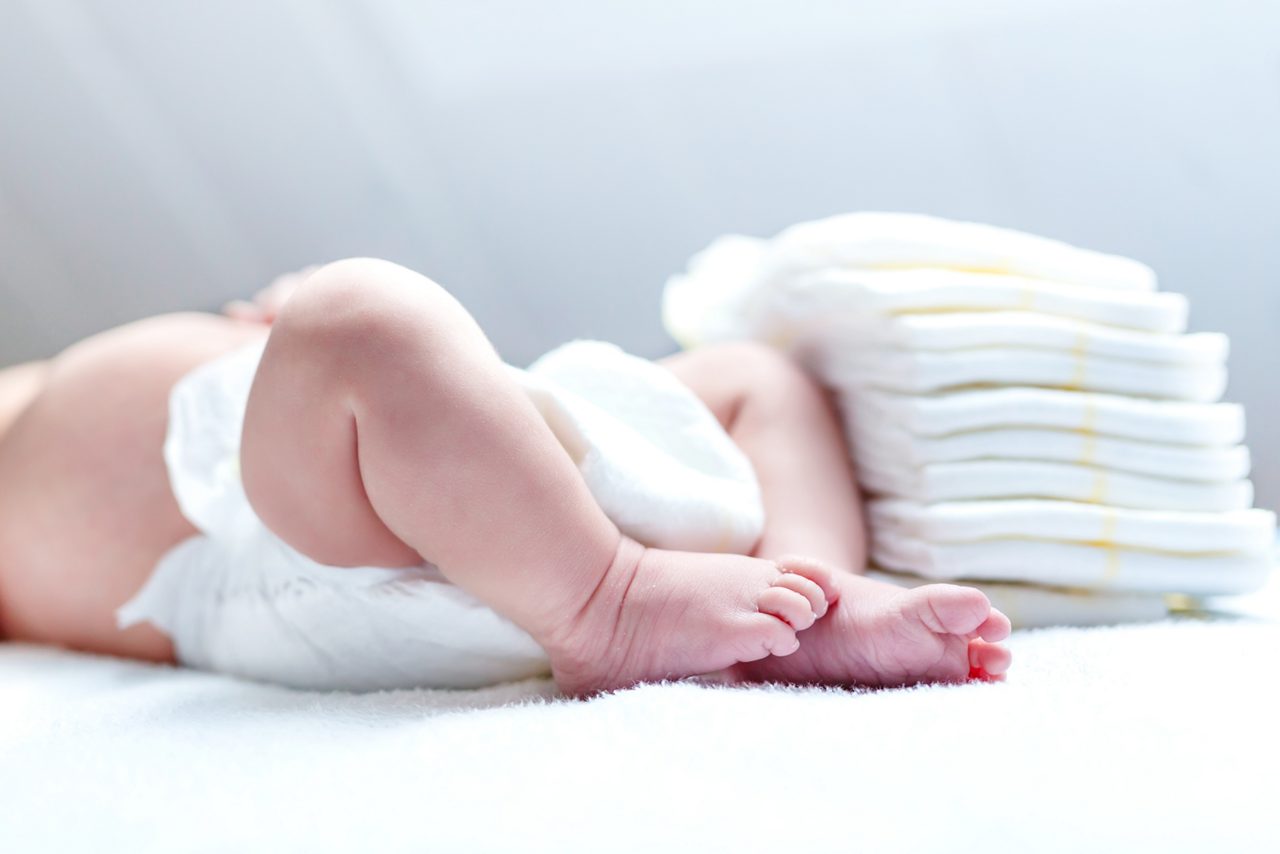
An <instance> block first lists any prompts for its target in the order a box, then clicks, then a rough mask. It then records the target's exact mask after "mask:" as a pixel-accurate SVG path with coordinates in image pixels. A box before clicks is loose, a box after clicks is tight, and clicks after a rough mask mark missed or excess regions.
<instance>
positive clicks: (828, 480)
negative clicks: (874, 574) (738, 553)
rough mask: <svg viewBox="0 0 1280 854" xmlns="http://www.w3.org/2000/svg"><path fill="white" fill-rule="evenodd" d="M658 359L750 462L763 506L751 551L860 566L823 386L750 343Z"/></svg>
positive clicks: (841, 446)
mask: <svg viewBox="0 0 1280 854" xmlns="http://www.w3.org/2000/svg"><path fill="white" fill-rule="evenodd" d="M663 364H664V365H665V366H666V367H667V368H669V369H670V370H671V371H672V372H673V373H675V375H676V376H677V377H679V378H680V379H681V380H682V381H683V382H684V383H686V384H687V385H688V386H689V387H690V388H691V389H693V392H694V393H695V394H696V395H698V397H700V398H701V399H702V400H703V402H704V403H706V404H707V406H708V407H709V408H710V409H711V411H712V412H713V413H715V415H716V417H717V418H718V419H719V420H720V423H721V424H723V425H724V427H725V429H726V430H728V431H729V435H730V436H731V437H732V438H733V440H734V441H735V442H736V443H737V444H738V446H739V447H741V448H742V450H743V452H745V453H746V455H747V458H748V459H750V460H751V464H752V465H753V466H754V467H755V470H756V476H757V477H758V478H759V480H760V488H761V492H762V493H763V498H764V509H765V530H764V534H763V536H762V537H761V538H760V543H759V544H758V546H757V547H756V551H755V553H756V554H757V555H759V556H760V557H766V558H776V557H778V556H779V555H784V554H801V555H806V556H809V557H813V558H817V559H819V560H823V561H826V562H828V563H831V564H833V565H835V566H838V567H842V568H845V569H848V570H850V571H852V572H862V571H863V569H864V567H865V563H866V535H865V530H864V526H863V522H862V507H861V503H860V501H859V498H858V489H857V486H856V484H855V483H854V479H853V471H852V467H851V464H850V462H849V450H848V448H847V447H846V445H845V442H844V436H843V433H842V432H841V429H840V424H839V421H838V419H837V418H836V414H835V412H834V411H833V409H832V406H831V402H830V401H829V400H828V398H827V395H826V394H825V393H824V392H823V390H822V389H821V387H819V386H818V385H817V383H815V382H814V381H813V380H812V379H811V378H810V377H809V376H808V375H807V374H805V373H804V371H802V370H801V369H800V368H799V367H798V366H796V365H795V364H794V363H793V362H791V361H790V360H789V359H787V358H786V357H784V356H782V355H780V354H779V353H777V352H776V351H774V350H771V349H768V348H766V347H763V346H761V345H757V344H748V343H737V344H723V345H716V346H711V347H703V348H700V349H697V350H692V351H690V352H687V353H680V354H677V355H675V356H671V357H669V358H668V359H665V360H663Z"/></svg>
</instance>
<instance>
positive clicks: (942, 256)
mask: <svg viewBox="0 0 1280 854" xmlns="http://www.w3.org/2000/svg"><path fill="white" fill-rule="evenodd" d="M765 267H766V268H767V270H768V274H769V277H770V278H781V277H793V276H795V275H797V274H799V273H801V272H803V271H806V270H815V269H822V268H828V267H843V268H859V269H900V268H908V269H910V268H918V267H925V268H933V269H938V268H941V269H952V270H964V271H980V272H983V273H994V274H1002V275H1016V276H1028V277H1033V278H1037V279H1044V280H1047V281H1054V282H1065V283H1068V284H1081V285H1090V286H1093V287H1107V288H1115V289H1122V290H1134V291H1150V290H1155V285H1156V277H1155V273H1154V272H1152V270H1151V268H1150V267H1148V266H1146V265H1145V264H1140V263H1139V262H1137V261H1133V260H1131V259H1129V258H1121V257H1119V256H1116V255H1106V254H1103V253H1101V252H1092V251H1090V250H1087V249H1080V248H1078V247H1075V246H1071V245H1070V244H1067V243H1063V242H1061V241H1057V240H1051V239H1049V238H1046V237H1039V236H1036V235H1032V234H1026V233H1024V232H1018V231H1012V230H1010V229H1005V228H997V227H995V226H991V225H982V224H980V223H973V222H957V221H954V220H947V219H940V218H938V217H932V216H924V215H921V214H905V213H878V212H869V211H868V212H858V213H848V214H841V215H839V216H833V217H828V218H826V219H820V220H814V221H812V222H802V223H798V224H796V225H793V226H791V227H790V228H787V229H785V230H784V231H782V232H781V233H780V234H778V236H777V237H775V238H774V239H773V240H772V241H770V245H769V247H768V253H767V259H766V262H765Z"/></svg>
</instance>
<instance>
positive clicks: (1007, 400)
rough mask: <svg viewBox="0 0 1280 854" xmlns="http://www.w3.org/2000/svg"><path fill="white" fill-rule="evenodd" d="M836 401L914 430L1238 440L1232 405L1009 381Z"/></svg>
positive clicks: (867, 417) (1239, 424)
mask: <svg viewBox="0 0 1280 854" xmlns="http://www.w3.org/2000/svg"><path fill="white" fill-rule="evenodd" d="M839 404H840V407H841V411H842V412H843V413H844V415H845V416H846V417H849V418H855V419H857V420H858V421H859V422H865V423H869V422H872V421H874V420H877V419H878V420H879V421H881V422H883V423H894V424H898V425H900V426H901V427H902V428H904V429H906V430H908V431H910V432H911V433H912V434H915V435H918V436H946V435H949V434H952V433H960V432H963V431H966V430H983V429H992V428H1001V427H1050V428H1056V429H1060V430H1076V431H1079V432H1081V433H1083V434H1094V433H1097V434H1102V435H1107V436H1117V437H1122V438H1129V439H1136V440H1140V441H1151V442H1159V443H1172V444H1187V445H1215V446H1221V445H1234V444H1236V443H1238V442H1239V441H1240V440H1241V439H1243V438H1244V410H1243V409H1242V408H1241V407H1240V406H1239V405H1238V404H1234V403H1214V404H1201V403H1184V402H1180V401H1165V400H1147V399H1143V398H1132V397H1120V396H1118V395H1112V394H1088V393H1083V392H1077V391H1067V390H1063V389H1048V388H1031V387H1010V388H991V389H975V390H967V389H966V390H960V391H954V392H948V393H946V394H931V395H918V396H912V395H904V394H891V393H888V392H882V391H876V390H874V389H860V390H859V392H858V394H857V395H856V396H854V395H848V396H841V397H840V398H839Z"/></svg>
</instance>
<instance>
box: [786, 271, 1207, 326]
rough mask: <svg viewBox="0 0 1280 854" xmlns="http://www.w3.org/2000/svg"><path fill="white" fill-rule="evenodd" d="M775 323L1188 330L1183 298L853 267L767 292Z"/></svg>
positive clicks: (957, 274) (820, 273)
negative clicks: (1049, 320) (1055, 322)
mask: <svg viewBox="0 0 1280 854" xmlns="http://www.w3.org/2000/svg"><path fill="white" fill-rule="evenodd" d="M762 298H763V299H764V300H767V301H768V302H767V307H768V309H769V311H770V314H771V315H772V316H771V317H770V318H769V319H770V320H772V321H774V322H785V321H786V320H791V321H804V320H806V319H807V318H809V317H813V316H816V317H819V318H824V319H826V320H827V321H828V322H829V321H831V320H832V319H837V318H841V317H844V316H855V317H856V316H858V315H860V314H862V315H865V314H866V313H874V314H884V315H893V314H907V313H919V312H939V311H957V312H974V311H1017V312H1036V313H1039V314H1046V315H1050V316H1055V315H1056V316H1060V317H1065V318H1074V319H1076V320H1083V321H1089V322H1092V323H1100V324H1108V325H1111V326H1118V327H1124V328H1127V329H1135V330H1142V331H1146V332H1151V333H1166V334H1167V333H1178V332H1182V331H1184V330H1185V329H1186V325H1187V299H1186V297H1184V296H1182V295H1181V294H1172V293H1164V292H1156V291H1131V290H1115V289H1113V288H1105V287H1097V286H1093V285H1081V284H1062V283H1059V282H1051V281H1045V280H1043V279H1030V278H1026V277H1023V276H1012V275H1009V276H992V275H989V274H984V273H973V272H965V271H960V270H938V269H907V270H893V271H880V270H851V269H845V268H833V269H826V270H820V271H817V272H813V273H807V274H805V275H804V276H800V277H798V278H795V279H791V280H789V281H787V282H786V283H785V285H779V286H777V287H775V288H773V289H771V290H769V291H765V292H763V293H762Z"/></svg>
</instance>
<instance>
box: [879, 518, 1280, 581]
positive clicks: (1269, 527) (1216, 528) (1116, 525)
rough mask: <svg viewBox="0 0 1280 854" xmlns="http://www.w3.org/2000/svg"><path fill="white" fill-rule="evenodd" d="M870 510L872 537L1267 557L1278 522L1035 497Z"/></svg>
mask: <svg viewBox="0 0 1280 854" xmlns="http://www.w3.org/2000/svg"><path fill="white" fill-rule="evenodd" d="M867 514H868V516H869V518H870V520H871V526H872V528H873V529H874V530H875V531H876V536H875V538H874V539H876V540H879V539H881V534H882V533H883V534H884V535H895V536H900V537H913V538H918V539H921V540H924V541H926V542H931V543H977V542H984V541H989V540H1004V539H1016V540H1053V541H1059V542H1067V543H1084V544H1087V545H1098V546H1103V547H1110V546H1121V547H1127V548H1134V549H1147V550H1150V551H1153V552H1159V553H1162V554H1209V553H1216V554H1262V555H1267V556H1269V555H1270V553H1271V549H1272V545H1273V542H1274V538H1275V524H1276V517H1275V514H1274V513H1272V512H1270V511H1268V510H1257V509H1253V510H1233V511H1231V512H1227V513H1184V512H1174V511H1165V510H1132V509H1129V508H1127V507H1111V506H1107V505H1103V504H1082V503H1079V502H1075V501H1042V500H1035V499H1027V500H1019V499H1005V500H999V501H951V502H942V503H938V504H917V503H915V502H913V501H904V500H902V499H898V498H879V499H875V500H873V501H869V502H868V503H867ZM890 568H897V567H890ZM1024 570H1025V571H1027V572H1030V571H1032V570H1031V568H1030V567H1025V568H1024ZM1173 592H1185V591H1181V590H1174V591H1173Z"/></svg>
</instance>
